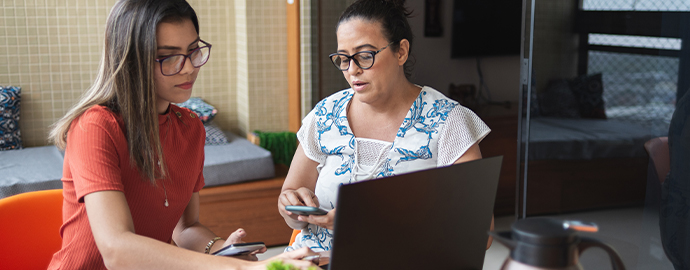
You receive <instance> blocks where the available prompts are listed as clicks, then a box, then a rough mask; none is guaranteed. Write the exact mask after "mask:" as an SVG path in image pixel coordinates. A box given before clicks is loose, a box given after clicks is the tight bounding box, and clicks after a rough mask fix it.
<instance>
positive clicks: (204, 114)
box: [176, 97, 218, 124]
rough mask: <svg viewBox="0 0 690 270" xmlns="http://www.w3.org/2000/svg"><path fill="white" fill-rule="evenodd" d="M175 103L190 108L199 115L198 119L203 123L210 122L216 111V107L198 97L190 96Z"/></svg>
mask: <svg viewBox="0 0 690 270" xmlns="http://www.w3.org/2000/svg"><path fill="white" fill-rule="evenodd" d="M176 105H177V106H180V107H184V108H187V109H190V110H192V111H193V112H194V113H196V115H198V116H199V119H201V122H202V123H204V124H206V123H209V122H211V120H213V117H215V116H216V114H217V113H218V110H216V108H214V107H213V106H211V105H209V104H208V103H206V102H204V100H202V99H201V98H199V97H193V98H190V99H188V100H187V101H185V102H182V103H180V104H176Z"/></svg>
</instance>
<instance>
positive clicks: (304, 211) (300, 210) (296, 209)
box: [285, 205, 328, 216]
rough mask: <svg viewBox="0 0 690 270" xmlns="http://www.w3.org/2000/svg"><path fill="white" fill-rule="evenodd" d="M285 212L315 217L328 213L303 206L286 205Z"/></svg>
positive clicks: (316, 208)
mask: <svg viewBox="0 0 690 270" xmlns="http://www.w3.org/2000/svg"><path fill="white" fill-rule="evenodd" d="M285 210H287V211H290V212H292V213H295V214H298V215H300V216H308V215H317V216H322V215H325V214H328V211H326V210H323V209H321V208H318V207H312V206H303V205H286V206H285Z"/></svg>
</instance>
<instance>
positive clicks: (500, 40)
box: [450, 0, 522, 58]
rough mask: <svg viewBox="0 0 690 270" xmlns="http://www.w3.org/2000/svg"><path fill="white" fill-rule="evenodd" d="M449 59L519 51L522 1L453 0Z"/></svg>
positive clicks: (516, 52)
mask: <svg viewBox="0 0 690 270" xmlns="http://www.w3.org/2000/svg"><path fill="white" fill-rule="evenodd" d="M453 2H454V3H453V25H452V38H451V53H450V54H451V58H473V57H485V56H505V55H519V54H520V34H521V33H520V30H521V29H520V27H521V24H522V0H454V1H453Z"/></svg>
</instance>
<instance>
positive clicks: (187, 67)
mask: <svg viewBox="0 0 690 270" xmlns="http://www.w3.org/2000/svg"><path fill="white" fill-rule="evenodd" d="M187 61H189V62H187ZM192 72H194V65H192V59H191V58H189V57H185V58H184V64H183V65H182V70H180V73H182V74H189V73H192Z"/></svg>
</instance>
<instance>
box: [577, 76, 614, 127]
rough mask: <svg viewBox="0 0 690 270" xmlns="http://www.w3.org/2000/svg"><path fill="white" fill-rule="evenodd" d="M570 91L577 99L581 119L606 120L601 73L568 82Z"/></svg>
mask: <svg viewBox="0 0 690 270" xmlns="http://www.w3.org/2000/svg"><path fill="white" fill-rule="evenodd" d="M570 89H571V90H572V91H573V94H575V97H577V101H578V104H579V110H580V116H582V118H598V119H606V109H605V107H604V98H603V94H604V84H603V83H602V81H601V73H597V74H594V75H588V76H580V77H577V78H575V79H573V80H572V81H570Z"/></svg>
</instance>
